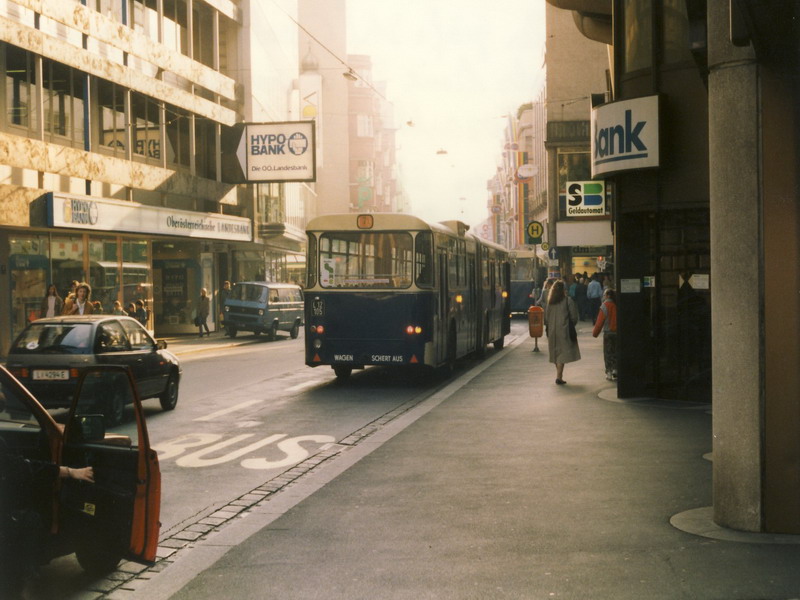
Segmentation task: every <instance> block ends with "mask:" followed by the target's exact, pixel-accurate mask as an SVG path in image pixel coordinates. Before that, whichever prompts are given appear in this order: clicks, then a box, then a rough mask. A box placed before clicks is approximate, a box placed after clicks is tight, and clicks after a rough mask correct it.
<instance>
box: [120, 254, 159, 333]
mask: <svg viewBox="0 0 800 600" xmlns="http://www.w3.org/2000/svg"><path fill="white" fill-rule="evenodd" d="M137 300H142V301H143V302H144V306H145V308H146V309H147V313H148V316H149V318H150V321H149V322H148V324H147V327H148V329H151V328H152V327H153V321H152V310H151V309H150V307H151V306H153V285H152V281H151V279H150V251H149V245H148V243H147V240H123V241H122V306H123V308H125V307H127V306H128V305H129V304H131V303H135V302H136V301H137Z"/></svg>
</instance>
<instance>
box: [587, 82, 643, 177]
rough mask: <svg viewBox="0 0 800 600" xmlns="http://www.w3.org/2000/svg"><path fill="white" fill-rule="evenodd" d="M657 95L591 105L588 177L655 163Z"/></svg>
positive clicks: (640, 167)
mask: <svg viewBox="0 0 800 600" xmlns="http://www.w3.org/2000/svg"><path fill="white" fill-rule="evenodd" d="M658 128H659V123H658V96H648V97H646V98H636V99H634V100H623V101H620V102H612V103H610V104H603V105H601V106H597V107H595V108H593V109H592V177H593V178H596V177H598V176H599V175H604V174H610V173H617V172H619V171H629V170H631V169H645V168H648V167H657V166H659V155H658V150H659V146H658V144H659V142H658Z"/></svg>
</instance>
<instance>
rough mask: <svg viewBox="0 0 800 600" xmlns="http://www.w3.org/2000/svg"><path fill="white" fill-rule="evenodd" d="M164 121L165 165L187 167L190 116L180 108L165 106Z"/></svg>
mask: <svg viewBox="0 0 800 600" xmlns="http://www.w3.org/2000/svg"><path fill="white" fill-rule="evenodd" d="M166 119H167V120H166V133H167V140H166V142H167V145H166V152H167V163H168V164H173V165H181V166H184V167H188V166H189V155H190V144H189V128H190V127H191V125H192V121H191V118H190V115H189V113H188V112H186V111H185V110H183V109H181V108H177V107H175V106H170V105H167V109H166Z"/></svg>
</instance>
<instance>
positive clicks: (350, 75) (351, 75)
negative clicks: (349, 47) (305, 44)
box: [271, 0, 394, 105]
mask: <svg viewBox="0 0 800 600" xmlns="http://www.w3.org/2000/svg"><path fill="white" fill-rule="evenodd" d="M271 1H272V4H273V5H274V6H275V7H276V8H277V9H278V10H280V11H281V12H282V13H283V14H284V15H286V17H287V18H288V19H289V20H290V21H291V22H292V23H294V24H295V25H297V28H298V29H300V30H301V31H303V32H304V33H305V34H306V35H307V36H308V37H310V38H311V39H312V40H314V41H315V42H316V43H317V44H319V46H320V47H321V48H322V49H324V50H325V51H326V52H327V53H328V54H330V55H331V56H332V57H333V58H335V59H336V60H338V61H339V62H340V63H342V66H343V67H344V68H345V69H347V70H346V71H345V72H344V73H342V76H343V77H345V78H346V79H349V80H351V81H355V80H356V79H360V80H361V81H363V82H364V83H365V84H366V86H367V87H368V88H369V89H371V90H372V91H373V92H375V93H376V94H377V95H378V96H380V97H381V98H382V99H383V100H384V102H388V103H389V104H392V105H394V102H392V101H391V100H389V99H388V98H387V97H386V96H384V95H383V94H382V93H381V92H379V91H378V89H377V88H376V87H375V86H374V85H372V83H370V82H369V81H367V80H366V79H364V78H363V77H362V76H361V75H359V73H358V71H356V70H355V69H353V67H351V66H350V65H349V64H347V62H346V61H344V60H343V59H342V58H340V57H339V56H338V55H337V54H336V53H335V52H334V51H333V50H331V49H330V48H328V47H327V46H326V45H325V44H323V43H322V42H321V41H320V40H319V39H317V37H316V36H315V35H314V34H313V33H311V32H310V31H309V30H308V29H306V28H305V27H303V26H302V25H301V24H300V23H299V22H298V21H297V19H295V18H294V17H293V16H292V15H290V14H289V13H287V12H286V11H285V10H284V9H283V7H282V6H280V5H279V4H278V3H277V2H276V1H275V0H271Z"/></svg>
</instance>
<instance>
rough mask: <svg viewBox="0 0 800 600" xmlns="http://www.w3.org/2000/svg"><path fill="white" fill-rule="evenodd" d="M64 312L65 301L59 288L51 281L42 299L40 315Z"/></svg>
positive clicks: (47, 315) (54, 314)
mask: <svg viewBox="0 0 800 600" xmlns="http://www.w3.org/2000/svg"><path fill="white" fill-rule="evenodd" d="M62 312H64V301H63V300H62V299H61V296H59V295H58V288H57V287H56V286H55V284H53V283H51V284H50V286H49V287H48V288H47V294H46V295H45V297H44V298H43V299H42V306H41V310H40V311H39V316H40V317H42V318H43V317H56V316H58V315H60V314H61V313H62Z"/></svg>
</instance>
